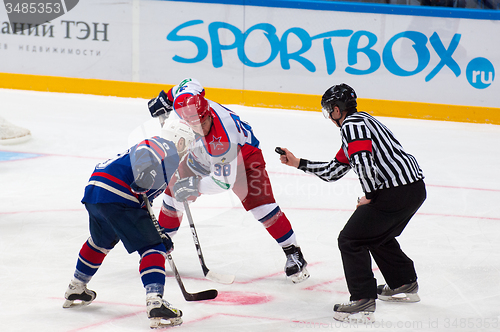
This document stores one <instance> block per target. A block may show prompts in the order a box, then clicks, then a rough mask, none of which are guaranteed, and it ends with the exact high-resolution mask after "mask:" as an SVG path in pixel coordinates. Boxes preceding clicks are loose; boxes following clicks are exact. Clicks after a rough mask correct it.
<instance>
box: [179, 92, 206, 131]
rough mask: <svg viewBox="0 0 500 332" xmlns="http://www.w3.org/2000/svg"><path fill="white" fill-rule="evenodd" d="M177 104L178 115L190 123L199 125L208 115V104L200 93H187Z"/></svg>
mask: <svg viewBox="0 0 500 332" xmlns="http://www.w3.org/2000/svg"><path fill="white" fill-rule="evenodd" d="M179 104H180V105H182V106H181V107H180V108H179V110H178V113H179V116H180V117H181V118H182V119H183V120H185V121H187V122H188V123H189V124H190V125H199V124H200V123H202V122H203V121H205V119H206V118H207V117H208V116H209V115H210V105H209V104H208V101H207V100H206V99H205V97H203V96H202V95H200V94H196V95H188V96H186V97H185V98H184V100H183V101H182V102H181V103H179Z"/></svg>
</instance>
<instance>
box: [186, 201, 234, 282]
mask: <svg viewBox="0 0 500 332" xmlns="http://www.w3.org/2000/svg"><path fill="white" fill-rule="evenodd" d="M183 203H184V210H185V211H186V216H187V218H188V221H189V227H191V233H192V234H193V241H194V246H195V247H196V252H197V253H198V259H199V260H200V264H201V269H202V270H203V274H204V275H205V278H207V279H208V280H212V281H215V282H218V283H221V284H232V283H233V281H234V275H231V274H220V273H217V272H213V271H210V270H209V269H208V267H207V265H206V264H205V259H204V258H203V253H202V252H201V246H200V241H198V234H197V233H196V228H195V227H194V222H193V216H192V215H191V210H190V209H189V204H188V202H187V201H184V202H183Z"/></svg>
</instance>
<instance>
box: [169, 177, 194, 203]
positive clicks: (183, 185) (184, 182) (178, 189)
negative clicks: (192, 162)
mask: <svg viewBox="0 0 500 332" xmlns="http://www.w3.org/2000/svg"><path fill="white" fill-rule="evenodd" d="M199 183H200V180H199V179H198V178H197V177H196V176H190V177H188V178H184V179H179V180H177V182H176V183H175V184H174V188H173V189H174V196H175V199H176V200H178V201H179V202H184V201H187V200H189V201H194V200H195V199H196V198H197V197H198V196H200V192H199V191H198V184H199Z"/></svg>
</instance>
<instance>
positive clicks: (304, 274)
mask: <svg viewBox="0 0 500 332" xmlns="http://www.w3.org/2000/svg"><path fill="white" fill-rule="evenodd" d="M283 251H284V252H285V255H286V265H285V273H286V276H287V277H290V278H291V279H292V282H293V283H294V284H296V283H299V282H302V281H304V280H306V279H307V278H309V277H310V274H309V272H308V271H307V269H306V266H307V262H306V260H305V259H304V256H303V255H302V251H301V250H300V247H296V246H294V245H293V244H292V245H290V246H288V247H284V248H283Z"/></svg>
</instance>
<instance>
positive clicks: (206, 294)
mask: <svg viewBox="0 0 500 332" xmlns="http://www.w3.org/2000/svg"><path fill="white" fill-rule="evenodd" d="M217 295H219V293H218V292H217V290H216V289H209V290H206V291H203V292H199V293H187V292H186V293H185V294H184V298H185V299H186V301H206V300H213V299H215V298H216V297H217Z"/></svg>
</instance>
